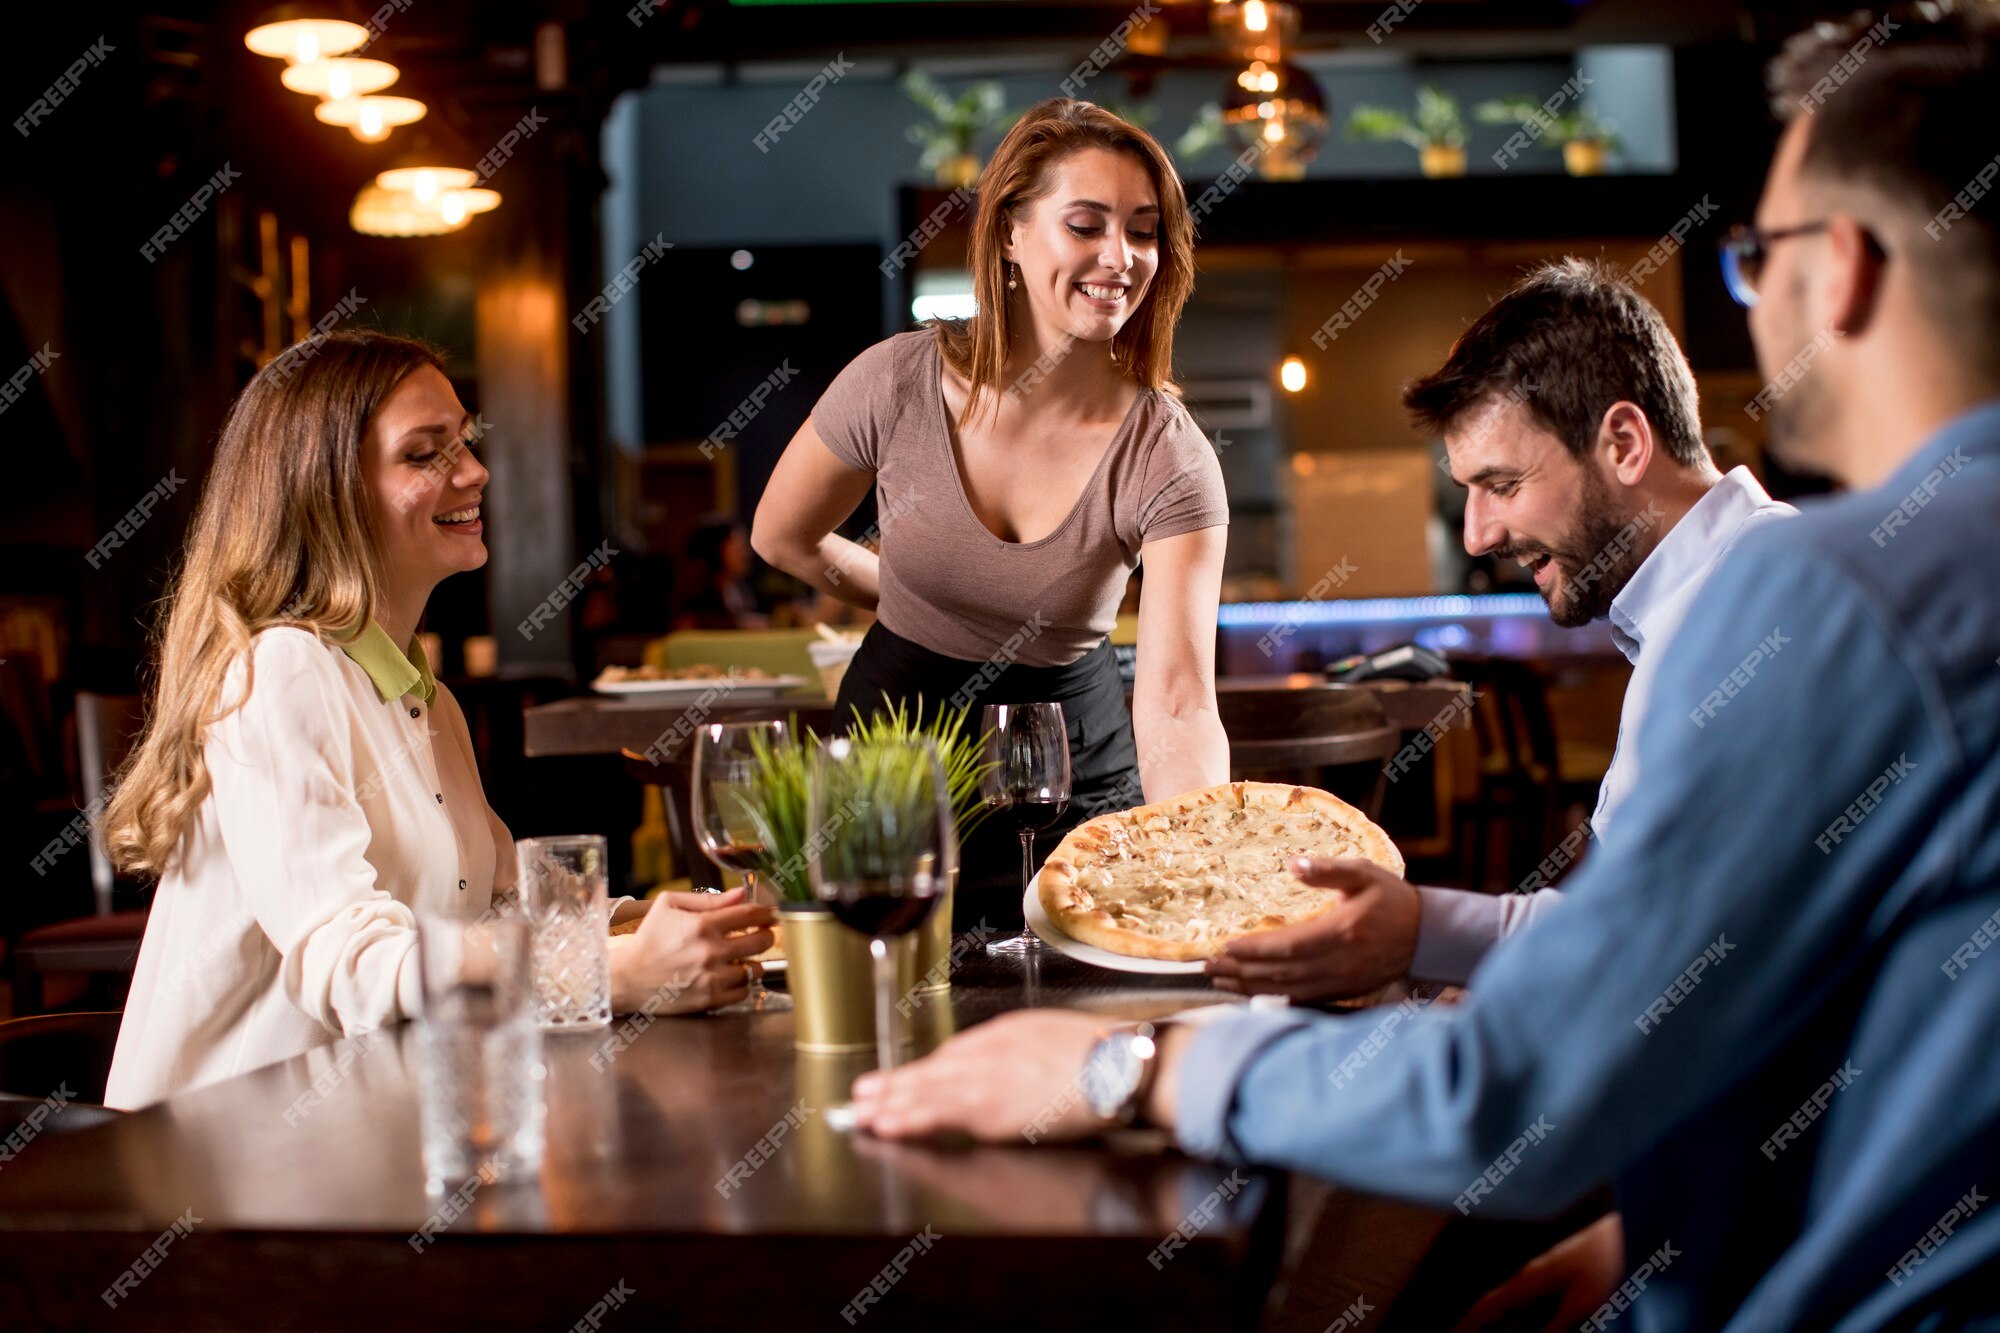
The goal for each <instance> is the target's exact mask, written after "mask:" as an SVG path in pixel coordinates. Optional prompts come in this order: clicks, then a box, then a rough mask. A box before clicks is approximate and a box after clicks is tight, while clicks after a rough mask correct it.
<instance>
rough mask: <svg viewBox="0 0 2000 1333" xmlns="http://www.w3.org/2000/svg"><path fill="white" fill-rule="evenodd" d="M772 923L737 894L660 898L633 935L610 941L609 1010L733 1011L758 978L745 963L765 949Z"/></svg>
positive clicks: (768, 914) (773, 916)
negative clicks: (752, 980)
mask: <svg viewBox="0 0 2000 1333" xmlns="http://www.w3.org/2000/svg"><path fill="white" fill-rule="evenodd" d="M777 919H778V914H777V912H776V911H775V910H773V909H772V908H769V907H766V906H764V905H763V904H761V903H746V902H744V901H743V890H742V889H731V890H730V891H729V892H728V893H662V894H660V895H659V896H658V897H656V898H654V899H653V902H652V904H651V906H650V907H648V909H647V911H646V915H645V917H644V918H643V919H641V920H640V922H639V928H638V929H637V930H635V931H633V932H632V933H631V934H629V935H613V936H612V937H611V1007H612V1009H613V1010H615V1011H616V1012H618V1013H621V1014H628V1013H648V1014H685V1013H695V1012H699V1011H701V1010H704V1009H714V1008H718V1007H720V1006H722V1005H725V1004H733V1003H734V1002H736V1001H737V1000H740V999H742V998H744V996H746V995H748V994H749V991H750V978H751V977H753V976H758V975H761V974H762V971H763V969H762V967H761V966H759V965H758V964H757V963H754V962H751V961H750V959H752V958H754V957H755V956H756V955H758V954H760V953H763V952H764V951H765V950H766V949H768V948H770V947H771V944H772V940H773V937H772V934H771V926H772V924H773V923H774V922H776V921H777ZM751 969H756V970H755V971H752V970H751Z"/></svg>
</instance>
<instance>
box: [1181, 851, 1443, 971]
mask: <svg viewBox="0 0 2000 1333" xmlns="http://www.w3.org/2000/svg"><path fill="white" fill-rule="evenodd" d="M1293 873H1295V874H1297V875H1298V877H1299V878H1300V879H1302V880H1304V881H1305V882H1306V883H1308V884H1312V885H1317V886H1318V887H1320V888H1323V889H1334V890H1336V891H1338V892H1339V894H1340V896H1341V901H1340V902H1339V903H1338V904H1337V905H1336V906H1335V907H1334V908H1333V910H1332V911H1330V912H1326V913H1324V914H1323V915H1320V916H1316V917H1314V918H1313V919H1312V920H1310V921H1305V922H1301V923H1300V924H1298V925H1296V926H1286V927H1284V928H1283V929H1281V930H1262V931H1258V932H1257V933H1255V934H1253V935H1245V936H1243V937H1241V938H1239V939H1235V940H1231V941H1230V942H1229V945H1228V947H1227V948H1226V949H1225V950H1224V951H1223V952H1222V953H1221V954H1219V955H1218V956H1216V957H1214V958H1211V959H1209V961H1208V974H1209V976H1210V977H1212V978H1213V979H1214V981H1215V987H1216V989H1217V990H1226V991H1231V992H1234V993H1235V994H1238V995H1286V996H1290V997H1291V998H1292V999H1294V1000H1299V1001H1310V1000H1324V999H1329V998H1338V997H1342V996H1348V995H1362V994H1365V993H1367V992H1369V991H1372V990H1375V989H1377V988H1379V987H1382V986H1386V985H1388V984H1389V983H1390V982H1392V981H1396V980H1398V979H1400V978H1401V977H1403V976H1404V975H1405V974H1406V973H1407V972H1408V971H1409V970H1410V960H1411V958H1413V957H1414V956H1415V954H1416V949H1417V927H1418V924H1419V921H1420V919H1421V916H1422V899H1420V898H1419V897H1418V896H1417V890H1416V886H1415V885H1413V884H1411V883H1410V882H1409V881H1408V880H1406V879H1404V878H1403V877H1402V876H1400V875H1393V874H1391V873H1389V872H1388V871H1387V870H1384V869H1383V868H1382V867H1381V866H1378V865H1376V864H1375V863H1374V862H1373V861H1364V860H1362V859H1360V858H1359V857H1314V858H1302V859H1301V860H1300V861H1299V862H1298V863H1297V864H1296V865H1295V866H1294V867H1293Z"/></svg>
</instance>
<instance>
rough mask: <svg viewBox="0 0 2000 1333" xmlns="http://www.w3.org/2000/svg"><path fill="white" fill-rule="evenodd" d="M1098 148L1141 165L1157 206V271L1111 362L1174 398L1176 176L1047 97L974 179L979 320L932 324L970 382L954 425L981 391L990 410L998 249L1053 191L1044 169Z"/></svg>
mask: <svg viewBox="0 0 2000 1333" xmlns="http://www.w3.org/2000/svg"><path fill="white" fill-rule="evenodd" d="M1085 148H1103V149H1106V150H1108V151H1110V152H1114V153H1124V154H1126V155H1127V156H1129V157H1132V158H1134V159H1136V160H1137V161H1138V163H1139V164H1140V165H1141V166H1143V167H1145V169H1146V174H1147V175H1148V176H1150V177H1151V178H1152V181H1153V191H1154V193H1155V195H1156V196H1157V197H1158V199H1159V203H1160V264H1159V268H1158V269H1157V270H1156V271H1155V272H1154V274H1153V281H1152V284H1151V286H1150V287H1149V288H1148V289H1147V292H1146V295H1145V296H1144V297H1143V298H1141V299H1140V302H1139V308H1138V309H1137V310H1135V311H1133V312H1132V317H1131V318H1130V319H1128V320H1126V321H1125V325H1124V327H1123V328H1121V329H1119V330H1118V333H1117V335H1116V336H1115V337H1113V338H1112V340H1111V354H1112V356H1113V357H1114V358H1115V359H1116V360H1117V362H1118V364H1119V365H1120V366H1122V367H1123V368H1124V370H1125V373H1126V375H1128V376H1129V377H1130V378H1131V379H1132V380H1133V382H1134V383H1136V384H1138V385H1140V386H1141V387H1143V388H1147V389H1154V390H1158V391H1160V392H1164V393H1175V394H1177V393H1179V392H1180V390H1179V389H1178V388H1176V387H1175V385H1174V382H1173V373H1174V371H1173V366H1174V326H1175V325H1177V324H1178V323H1180V318H1181V310H1182V308H1183V307H1185V306H1186V305H1187V299H1188V296H1189V295H1190V294H1191V293H1192V292H1193V291H1194V218H1193V216H1192V214H1190V213H1189V211H1188V202H1187V191H1186V190H1184V189H1182V188H1181V178H1180V173H1179V172H1178V171H1177V170H1175V168H1174V163H1173V159H1172V158H1170V157H1168V156H1167V150H1166V149H1164V148H1162V147H1160V144H1159V141H1158V140H1157V139H1155V138H1153V136H1152V135H1150V134H1148V133H1146V131H1144V130H1142V129H1140V128H1139V127H1138V126H1137V125H1134V124H1132V123H1131V122H1129V121H1126V120H1121V119H1120V118H1119V117H1117V116H1114V115H1112V114H1111V113H1110V112H1109V111H1106V110H1105V109H1104V108H1102V107H1100V106H1098V105H1096V104H1095V103H1092V102H1080V101H1077V100H1076V99H1074V98H1069V97H1051V98H1047V99H1046V100H1044V101H1040V102H1037V103H1035V105H1033V106H1031V107H1029V108H1028V110H1027V111H1026V112H1025V113H1024V114H1023V115H1022V116H1021V119H1020V120H1019V121H1017V122H1015V125H1014V128H1013V129H1011V130H1009V131H1007V137H1006V138H1004V139H1002V140H1001V141H1000V146H999V147H998V148H996V149H995V150H994V151H993V159H992V160H991V161H990V162H988V163H987V164H986V170H985V171H984V172H982V173H981V174H980V177H979V211H978V213H977V215H976V216H975V218H974V220H973V224H972V258H971V263H972V286H973V294H974V296H975V297H976V298H977V300H978V303H979V313H978V314H976V315H974V316H973V317H972V318H971V319H970V320H941V321H939V322H938V324H937V325H936V328H937V339H938V350H939V351H940V352H941V353H942V354H943V356H944V358H945V360H946V361H947V362H949V363H950V365H951V367H952V368H953V369H954V370H956V371H957V372H958V373H959V374H961V375H963V376H965V377H966V379H967V380H969V381H970V382H971V386H972V387H971V391H970V392H969V393H968V394H967V395H966V399H965V411H964V412H963V413H962V414H961V415H960V418H959V421H960V424H964V423H965V422H969V421H972V420H974V419H975V418H976V408H977V407H978V404H979V401H980V399H981V397H982V396H983V395H985V394H987V393H994V394H995V395H996V397H995V399H994V401H995V403H996V404H997V403H998V401H999V400H998V397H997V394H998V391H999V387H1000V377H1001V375H1002V374H1003V373H1004V371H1005V369H1006V366H1007V349H1008V348H1009V347H1011V346H1012V345H1013V340H1014V328H1013V320H1012V317H1011V315H1010V313H1009V311H1008V308H1007V277H1006V274H1005V273H1004V272H1003V271H1002V270H1003V269H1004V268H1005V267H1006V265H1005V262H1004V261H1003V260H1002V258H1001V242H1002V241H1003V240H1005V239H1006V234H1007V228H1008V227H1009V226H1011V225H1012V224H1013V223H1014V221H1015V220H1016V218H1017V216H1018V213H1019V211H1020V210H1021V209H1023V208H1025V207H1027V206H1028V205H1030V204H1032V203H1034V202H1035V201H1037V200H1039V199H1042V198H1045V197H1046V196H1047V195H1048V193H1049V192H1050V191H1051V190H1053V189H1054V188H1055V182H1054V180H1053V179H1051V169H1052V168H1053V167H1054V166H1055V165H1056V164H1057V163H1058V162H1060V161H1062V160H1063V159H1064V158H1066V157H1068V156H1069V155H1070V154H1071V153H1075V152H1078V151H1081V150H1082V149H1085Z"/></svg>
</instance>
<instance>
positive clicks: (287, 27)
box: [243, 4, 368, 65]
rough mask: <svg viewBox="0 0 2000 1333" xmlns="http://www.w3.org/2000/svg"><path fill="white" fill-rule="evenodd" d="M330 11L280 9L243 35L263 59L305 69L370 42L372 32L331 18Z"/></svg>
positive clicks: (302, 7)
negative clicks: (327, 12) (369, 32)
mask: <svg viewBox="0 0 2000 1333" xmlns="http://www.w3.org/2000/svg"><path fill="white" fill-rule="evenodd" d="M326 10H327V6H325V5H303V4H299V5H279V6H278V7H277V8H276V9H273V10H271V11H270V12H269V13H267V14H265V15H264V16H263V17H264V21H263V22H262V23H259V24H258V25H257V26H256V27H254V28H252V29H250V31H249V32H247V33H245V34H243V44H244V45H245V46H247V47H249V48H250V49H251V50H252V51H253V52H255V53H256V54H258V55H260V56H269V57H271V58H272V59H274V60H284V61H289V62H290V63H292V64H298V65H303V64H310V63H312V62H313V61H315V60H322V59H324V58H326V57H327V56H337V55H343V54H345V53H346V52H349V51H352V50H354V49H355V48H356V47H359V46H361V45H362V44H364V43H365V42H367V40H368V29H366V28H364V27H362V26H361V25H360V24H359V23H350V22H348V21H347V20H346V19H338V18H329V17H327V16H326Z"/></svg>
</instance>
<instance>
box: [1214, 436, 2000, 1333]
mask: <svg viewBox="0 0 2000 1333" xmlns="http://www.w3.org/2000/svg"><path fill="white" fill-rule="evenodd" d="M1996 571H2000V402H1994V403H1990V404H1987V405H1984V406H1982V407H1980V408H1979V409H1977V410H1975V411H1972V412H1969V413H1967V414H1965V415H1963V416H1961V417H1959V418H1958V419H1956V420H1955V421H1953V422H1951V423H1949V424H1948V425H1947V426H1946V427H1945V428H1944V429H1942V430H1941V431H1939V432H1938V433H1937V434H1936V435H1934V436H1933V437H1932V438H1931V439H1929V440H1927V441H1926V442H1925V443H1924V444H1923V445H1922V446H1921V447H1920V448H1918V449H1917V450H1916V452H1915V453H1914V454H1913V455H1912V456H1911V457H1910V458H1909V459H1908V460H1907V461H1906V462H1905V463H1904V464H1903V465H1902V466H1901V467H1899V468H1898V469H1897V471H1896V472H1895V474H1894V475H1893V476H1891V477H1890V479H1889V480H1888V481H1886V482H1885V483H1883V484H1882V485H1881V486H1880V487H1878V488H1876V489H1874V490H1872V491H1867V492H1862V493H1857V494H1851V495H1845V496H1841V497H1838V498H1835V499H1832V500H1828V501H1824V502H1821V503H1819V504H1816V505H1813V506H1810V507H1809V508H1807V509H1806V511H1805V512H1804V513H1802V514H1801V515H1800V516H1799V517H1798V518H1796V519H1793V520H1791V521H1789V522H1786V523H1773V524H1768V525H1764V526H1763V527H1761V528H1760V529H1759V530H1758V531H1755V532H1752V533H1750V534H1748V535H1747V536H1745V537H1744V538H1743V540H1742V542H1741V543H1740V544H1739V546H1738V548H1737V550H1736V551H1735V552H1734V553H1733V554H1732V555H1730V556H1729V557H1728V558H1727V559H1726V560H1725V561H1724V562H1723V564H1722V566H1721V567H1720V568H1719V569H1717V571H1716V572H1715V574H1714V575H1713V577H1712V579H1711V582H1710V583H1709V585H1708V588H1707V589H1706V591H1705V592H1704V594H1703V595H1702V597H1701V598H1700V599H1699V600H1698V602H1697V604H1696V605H1695V606H1694V607H1693V609H1692V610H1691V612H1690V613H1689V615H1688V617H1687V619H1686V621H1685V622H1683V624H1682V626H1681V628H1680V630H1679V631H1678V632H1677V633H1676V634H1675V636H1674V637H1673V639H1672V641H1671V642H1669V643H1668V644H1667V645H1666V648H1665V652H1664V653H1663V654H1662V655H1661V660H1660V664H1659V676H1658V679H1657V681H1656V682H1655V686H1654V692H1653V697H1652V699H1651V702H1650V706H1649V708H1648V711H1647V715H1646V719H1645V722H1644V724H1643V726H1642V728H1641V730H1640V732H1639V735H1638V737H1637V738H1636V739H1637V744H1638V747H1639V758H1640V760H1641V763H1642V767H1643V772H1644V774H1645V777H1644V781H1643V782H1642V783H1641V784H1640V786H1639V788H1638V789H1637V790H1636V791H1634V792H1633V793H1632V795H1631V797H1630V799H1629V800H1628V801H1627V802H1626V803H1625V804H1624V805H1623V806H1622V807H1621V808H1620V810H1619V815H1618V824H1619V834H1618V837H1617V838H1616V839H1615V840H1613V841H1612V842H1610V843H1608V844H1606V845H1604V846H1602V847H1601V848H1599V849H1598V851H1597V853H1596V854H1595V855H1593V856H1592V857H1591V858H1590V859H1589V860H1588V861H1587V862H1586V863H1585V864H1584V866H1583V868H1582V869H1581V870H1580V871H1579V872H1578V873H1577V874H1576V875H1575V876H1574V877H1573V878H1572V880H1571V881H1570V884H1569V886H1568V889H1569V891H1568V892H1567V893H1566V894H1564V896H1563V900H1562V901H1561V902H1560V903H1558V904H1557V905H1556V906H1554V907H1553V908H1552V909H1550V910H1549V911H1547V912H1546V913H1544V914H1543V916H1542V918H1541V919H1540V920H1539V921H1538V922H1537V924H1536V926H1535V928H1534V929H1533V930H1531V931H1526V932H1524V933H1522V934H1519V935H1517V936H1514V937H1511V938H1509V939H1506V940H1503V941H1501V942H1500V944H1499V945H1498V946H1496V947H1495V948H1494V949H1493V950H1492V951H1491V952H1490V953H1489V954H1488V955H1487V958H1486V960H1485V962H1484V963H1483V964H1482V965H1481V966H1480V968H1479V970H1478V971H1477V972H1476V973H1475V974H1474V975H1473V978H1472V990H1471V993H1470V995H1469V997H1468V998H1467V999H1466V1000H1465V1001H1464V1002H1463V1003H1461V1004H1459V1005H1457V1006H1455V1007H1452V1008H1450V1009H1446V1008H1445V1007H1443V1006H1437V1007H1433V1008H1430V1009H1428V1010H1425V1011H1423V1012H1419V1013H1414V1014H1406V1015H1404V1016H1403V1018H1402V1021H1400V1022H1398V1023H1396V1024H1393V1025H1389V1024H1386V1023H1385V1021H1384V1020H1382V1019H1380V1018H1378V1017H1376V1016H1373V1015H1368V1014H1363V1015H1358V1016H1350V1017H1337V1018H1336V1017H1326V1016H1317V1015H1306V1014H1269V1013H1265V1014H1258V1013H1244V1014H1240V1015H1231V1016H1230V1017H1229V1018H1228V1019H1225V1020H1222V1021H1218V1022H1215V1023H1212V1024H1210V1025H1208V1026H1206V1027H1204V1028H1202V1029H1201V1030H1200V1031H1199V1033H1198V1034H1197V1035H1196V1036H1195V1037H1194V1038H1193V1039H1192V1041H1191V1042H1190V1044H1189V1046H1188V1050H1187V1058H1186V1060H1185V1061H1184V1063H1183V1065H1182V1067H1181V1071H1180V1082H1179V1092H1178V1101H1177V1105H1176V1113H1177V1120H1178V1124H1179V1137H1180V1140H1181V1143H1182V1145H1183V1146H1184V1147H1185V1148H1187V1149H1188V1150H1189V1151H1191V1152H1196V1153H1202V1154H1210V1155H1218V1156H1223V1157H1228V1158H1234V1157H1238V1156H1240V1157H1243V1158H1247V1159H1249V1160H1253V1161H1257V1162H1264V1163H1272V1164H1276V1165H1281V1166H1286V1167H1291V1168H1294V1169H1297V1170H1301V1171H1307V1172H1311V1173H1313V1174H1316V1175H1321V1176H1325V1177H1328V1178H1331V1179H1333V1180H1336V1181H1339V1182H1342V1183H1344V1184H1349V1185H1353V1186H1357V1187H1360V1188H1363V1189H1369V1190H1374V1191H1379V1192H1381V1193H1385V1194H1393V1195H1398V1196H1402V1197H1406V1198H1411V1199H1416V1200H1420V1201H1424V1202H1428V1203H1431V1204H1435V1205H1440V1206H1443V1207H1447V1208H1450V1207H1453V1206H1454V1205H1456V1206H1457V1208H1458V1209H1459V1210H1460V1211H1463V1212H1466V1213H1478V1214H1480V1215H1493V1216H1500V1215H1505V1214H1514V1215H1547V1214H1551V1213H1553V1212H1555V1211H1557V1210H1558V1209H1560V1208H1562V1207H1563V1206H1564V1205H1566V1204H1568V1203H1570V1202H1571V1201H1573V1200H1575V1199H1577V1198H1578V1197H1579V1196H1581V1195H1582V1194H1583V1193H1584V1192H1586V1191H1587V1190H1589V1189H1590V1188H1591V1187H1592V1186H1594V1185H1596V1184H1598V1183H1600V1182H1606V1181H1608V1182H1611V1183H1612V1184H1613V1185H1614V1187H1615V1190H1616V1193H1617V1196H1618V1202H1619V1206H1620V1208H1621V1210H1622V1211H1623V1213H1624V1218H1625V1247H1626V1262H1627V1266H1628V1268H1633V1269H1637V1268H1638V1267H1639V1266H1640V1265H1642V1264H1646V1265H1648V1269H1647V1271H1646V1273H1645V1274H1644V1275H1643V1290H1642V1291H1639V1292H1638V1293H1637V1295H1636V1299H1631V1298H1630V1297H1629V1296H1628V1297H1627V1298H1626V1299H1627V1303H1628V1304H1629V1309H1622V1310H1613V1311H1607V1312H1604V1313H1605V1314H1607V1315H1609V1314H1616V1316H1617V1319H1618V1326H1619V1327H1620V1328H1621V1329H1631V1330H1634V1331H1635V1333H1648V1331H1649V1330H1664V1329H1713V1328H1727V1329H1730V1330H1744V1331H1745V1333H1748V1330H1758V1331H1759V1333H1762V1331H1763V1330H1768V1329H1789V1328H1803V1327H1811V1328H1835V1329H1840V1330H1861V1329H1876V1328H1880V1327H1883V1326H1884V1325H1886V1324H1889V1323H1891V1322H1898V1323H1901V1322H1905V1321H1908V1322H1912V1323H1917V1322H1919V1321H1921V1323H1922V1325H1923V1326H1925V1327H1942V1326H1947V1325H1949V1326H1957V1323H1956V1322H1955V1321H1958V1320H1960V1319H1963V1318H1966V1317H1971V1318H1974V1319H1978V1317H1979V1316H1985V1317H1986V1318H1992V1317H1993V1312H1994V1311H1995V1310H1996V1309H2000V1300H1996V1296H1995V1293H1994V1291H1993V1289H1992V1284H1993V1283H1994V1280H1995V1279H1994V1277H1993V1273H1994V1272H2000V1206H1994V1205H1992V1204H1989V1203H1986V1202H1985V1200H1986V1198H1987V1196H1988V1195H1990V1194H1992V1193H1994V1192H1995V1191H1996V1190H2000V948H1996V947H1993V946H1994V945H1996V944H2000V757H1997V756H1996V745H2000V576H1996ZM1989 955H1991V956H1989ZM1385 1027H1387V1028H1388V1029H1389V1030H1388V1031H1386V1032H1385V1031H1384V1030H1383V1029H1384V1028H1385ZM1982 1270H1984V1271H1982ZM1981 1284H1983V1286H1982V1285H1981ZM1975 1288H1978V1289H1975ZM1980 1322H1982V1324H1983V1320H1980ZM1996 1322H2000V1321H1996Z"/></svg>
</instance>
